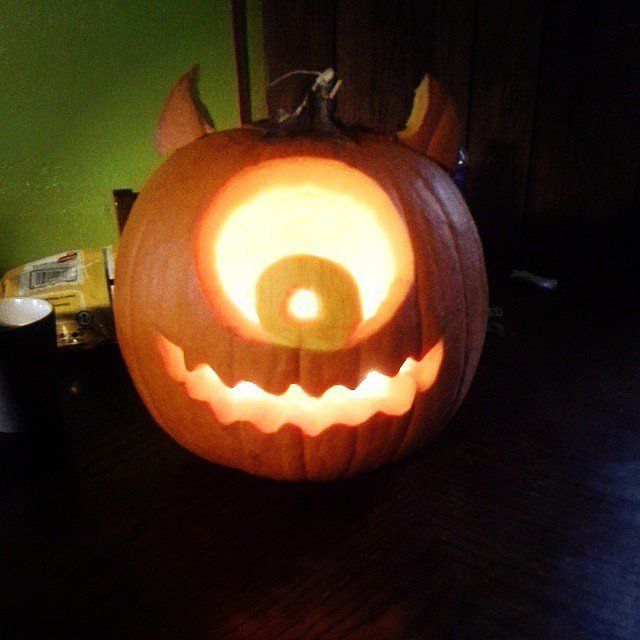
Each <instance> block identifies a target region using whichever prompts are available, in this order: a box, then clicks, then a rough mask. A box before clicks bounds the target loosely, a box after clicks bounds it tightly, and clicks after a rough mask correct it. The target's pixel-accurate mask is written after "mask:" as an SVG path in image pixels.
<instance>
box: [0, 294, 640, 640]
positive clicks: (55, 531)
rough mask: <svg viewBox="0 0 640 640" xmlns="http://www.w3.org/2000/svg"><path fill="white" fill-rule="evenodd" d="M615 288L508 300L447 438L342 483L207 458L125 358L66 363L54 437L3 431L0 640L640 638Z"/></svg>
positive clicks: (91, 356)
mask: <svg viewBox="0 0 640 640" xmlns="http://www.w3.org/2000/svg"><path fill="white" fill-rule="evenodd" d="M587 289H588V287H587ZM607 290H608V288H607V287H605V296H606V295H607ZM608 293H609V294H610V295H608V297H605V298H603V297H601V294H597V295H596V294H595V293H594V292H591V293H589V292H588V291H587V293H586V294H584V295H582V294H581V295H578V294H577V293H575V291H573V290H572V289H571V287H570V286H569V285H567V287H565V289H564V291H563V290H562V289H561V290H559V291H558V292H555V293H552V294H548V293H542V292H539V291H536V290H533V289H528V288H526V287H524V286H519V287H518V286H511V287H508V288H506V289H505V291H504V292H503V293H502V294H500V295H498V296H497V298H498V299H497V300H496V296H495V294H494V303H496V302H498V303H501V304H503V306H504V310H505V318H504V325H505V328H506V335H505V336H504V337H500V336H498V335H497V334H490V335H489V337H488V340H487V344H486V348H485V352H484V355H483V359H482V362H481V365H480V369H479V371H478V374H477V377H476V380H475V382H474V384H473V386H472V389H471V391H470V393H469V396H468V398H467V400H466V402H465V403H464V405H463V407H462V409H461V410H460V412H459V414H458V415H457V417H456V418H455V419H454V421H453V423H452V424H451V425H450V427H449V429H448V430H447V432H446V433H445V434H444V435H443V436H442V437H440V438H439V439H437V441H436V442H434V443H433V444H432V445H431V446H429V447H427V448H425V449H424V450H422V451H420V452H419V453H418V454H417V455H415V456H413V457H412V458H410V459H408V460H405V461H403V462H400V463H398V464H395V465H393V466H390V467H387V468H385V469H382V470H379V471H376V472H373V473H370V474H367V475H365V476H362V477H359V478H354V479H352V480H349V481H343V482H339V483H330V484H303V485H301V484H286V483H278V482H273V481H267V480H262V479H259V478H253V477H250V476H247V475H244V474H242V473H240V472H236V471H232V470H228V469H224V468H220V467H216V466H214V465H211V464H209V463H207V462H205V461H203V460H200V459H198V458H196V457H194V456H193V455H191V454H189V453H187V452H186V451H184V450H182V449H181V448H180V447H178V446H177V445H176V444H174V443H173V442H172V441H171V440H170V439H169V438H168V437H167V436H165V435H164V433H163V432H162V431H160V430H159V429H158V428H157V427H156V426H155V425H154V423H153V421H152V420H151V418H150V417H149V416H148V414H147V413H146V411H145V409H144V408H143V406H142V404H141V403H140V401H139V400H138V398H137V396H136V393H135V391H134V389H133V387H132V385H131V383H130V381H129V378H128V375H127V373H126V371H125V369H124V367H123V364H122V361H121V360H120V358H119V355H118V352H117V349H116V348H115V347H103V348H99V349H94V350H93V351H86V352H76V353H66V354H64V355H63V356H62V357H61V366H62V372H61V380H60V381H61V385H62V388H63V390H62V395H63V400H62V403H63V414H64V423H63V424H62V425H59V426H58V427H57V434H56V437H55V439H54V440H53V441H52V442H46V443H40V446H34V445H33V444H29V443H27V442H24V441H23V440H20V439H18V440H17V439H16V438H15V437H6V436H4V437H3V438H2V439H0V447H1V451H2V458H1V464H2V469H1V470H0V486H1V491H0V509H1V510H0V638H2V639H3V640H9V639H13V638H21V639H22V638H37V639H48V638H73V639H80V640H83V639H85V638H86V639H92V640H93V639H94V638H110V639H113V638H127V639H129V638H130V639H136V640H138V639H147V638H148V639H153V640H159V639H165V638H166V639H171V640H184V639H203V640H204V639H218V638H223V639H226V638H241V639H250V638H265V639H278V640H280V639H288V638H301V639H305V640H307V639H313V638H331V639H349V640H355V639H361V638H362V639H367V640H375V639H378V638H381V639H385V638H469V639H471V638H473V639H474V640H475V639H480V638H504V639H509V640H513V639H514V638H540V639H545V640H548V639H554V638H562V639H567V638H579V639H581V640H582V639H586V640H588V639H596V638H597V639H602V638H611V639H614V638H616V639H618V638H624V639H629V640H638V638H640V375H639V373H640V357H639V356H640V349H639V347H640V330H639V326H640V323H639V322H638V320H639V319H640V312H639V306H638V304H637V301H638V299H639V297H638V296H637V295H636V292H630V291H629V290H628V289H622V288H620V290H618V291H610V290H609V291H608ZM36 444H38V443H36Z"/></svg>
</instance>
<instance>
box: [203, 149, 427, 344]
mask: <svg viewBox="0 0 640 640" xmlns="http://www.w3.org/2000/svg"><path fill="white" fill-rule="evenodd" d="M294 255H296V256H316V257H318V258H322V259H324V260H326V261H331V262H333V263H335V264H337V265H339V266H340V267H342V268H344V269H345V270H346V271H348V273H349V274H350V276H351V277H352V278H353V280H354V281H355V283H356V285H357V293H358V295H359V300H356V303H357V305H358V316H359V317H360V318H361V321H360V322H359V325H358V326H357V327H356V328H355V330H354V331H353V335H351V336H350V341H351V342H354V341H357V340H360V339H362V338H364V337H366V336H368V335H370V334H371V333H373V332H374V331H376V330H377V329H379V328H380V327H381V326H382V325H383V324H384V323H385V322H386V321H387V320H389V319H390V318H391V317H392V316H393V313H394V312H395V310H396V309H397V308H398V306H399V305H400V303H401V302H402V300H403V299H404V297H405V295H406V293H407V291H408V290H409V287H410V286H411V284H412V282H413V277H414V276H413V269H414V265H413V251H412V248H411V241H410V238H409V234H408V232H407V229H406V226H405V224H404V221H403V220H402V217H401V216H400V214H399V213H398V211H397V209H396V207H395V206H394V204H393V202H392V201H391V199H390V198H389V196H388V195H387V194H386V192H385V191H384V190H383V189H382V188H381V187H380V186H379V185H378V184H377V183H376V182H375V181H374V180H373V179H371V178H370V177H368V176H367V175H365V174H364V173H362V172H361V171H358V170H357V169H354V168H352V167H349V166H348V165H346V164H343V163H342V162H339V161H336V160H328V159H324V158H313V157H294V158H287V159H278V160H270V161H267V162H264V163H261V164H258V165H256V166H253V167H249V168H248V169H246V170H244V171H242V172H240V173H238V174H237V175H235V176H234V177H232V178H231V179H230V180H229V181H228V182H227V183H226V184H225V185H224V186H223V187H222V188H221V189H220V190H219V191H218V192H217V193H216V195H215V197H214V199H213V200H212V202H211V203H210V204H209V205H208V206H207V208H206V210H205V212H204V214H203V217H202V219H201V222H200V225H199V227H198V229H197V233H196V265H197V271H198V276H199V280H200V284H201V286H202V289H203V290H204V292H205V295H206V297H207V299H208V300H209V302H210V305H211V307H212V308H213V309H214V310H216V312H219V313H221V314H222V315H223V317H224V318H225V319H226V320H227V323H228V324H229V325H230V326H232V327H235V328H236V329H237V330H238V331H239V332H240V333H242V334H243V335H244V336H246V337H251V338H256V339H260V340H263V341H269V340H270V337H269V332H268V331H267V330H266V329H265V327H264V326H263V325H262V324H261V321H260V317H259V312H258V309H257V301H256V285H257V283H258V281H259V279H260V276H261V274H263V272H264V271H265V270H266V269H267V268H268V267H269V266H270V265H272V264H274V263H276V262H278V261H281V260H282V259H283V258H286V257H288V256H294Z"/></svg>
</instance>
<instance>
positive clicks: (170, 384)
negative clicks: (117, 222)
mask: <svg viewBox="0 0 640 640" xmlns="http://www.w3.org/2000/svg"><path fill="white" fill-rule="evenodd" d="M287 157H317V158H327V159H332V160H338V161H340V162H342V163H344V164H345V165H347V166H349V167H353V168H356V169H358V170H359V171H361V172H362V173H364V174H365V175H367V176H369V177H370V178H372V179H373V180H374V181H375V182H376V183H377V184H378V185H379V186H380V187H381V188H382V189H383V190H384V191H385V192H386V194H387V195H388V196H389V198H390V199H391V201H392V202H393V204H394V205H395V207H396V209H397V211H398V212H400V214H401V216H402V219H403V221H404V223H405V225H406V227H407V230H408V233H409V237H410V240H411V246H412V248H413V254H414V258H413V259H414V267H415V272H414V282H413V284H412V286H411V288H410V290H409V292H408V293H407V295H406V296H405V298H404V299H403V301H402V303H401V304H400V305H399V307H398V308H397V310H396V311H395V314H394V315H393V317H392V318H391V319H390V320H388V321H387V322H386V323H385V324H384V325H383V326H382V327H381V328H380V329H379V330H377V331H376V332H374V333H373V334H372V335H370V336H368V337H366V338H364V339H363V340H362V341H360V342H358V343H355V344H352V345H347V346H346V347H345V348H344V349H336V350H328V351H314V350H306V349H300V348H292V347H288V346H283V345H280V344H271V343H269V342H260V341H256V340H252V339H247V338H246V337H244V336H241V335H238V334H237V332H235V331H234V330H233V329H232V328H231V327H230V326H229V325H228V323H226V322H225V321H224V320H223V319H221V318H220V317H219V316H218V314H216V311H215V308H212V304H211V303H210V302H207V300H205V295H204V294H203V291H202V286H201V282H200V281H199V275H198V272H197V264H196V262H197V260H196V257H195V253H196V249H195V246H194V238H195V237H196V236H197V231H198V228H199V225H200V224H201V218H202V216H203V211H204V210H205V209H206V207H207V205H208V203H210V202H211V198H212V196H213V195H214V194H215V193H216V192H217V191H218V190H219V189H220V188H221V187H222V186H223V185H224V184H225V183H227V181H228V180H229V179H230V178H232V177H233V176H234V175H236V174H238V173H239V172H241V171H242V170H244V169H246V168H247V167H252V166H254V165H257V164H258V163H262V162H265V161H269V160H274V159H279V158H287ZM356 195H357V194H356ZM337 231H339V230H337ZM116 270H117V286H116V292H115V301H114V309H115V316H116V326H117V333H118V341H119V344H120V348H121V350H122V354H123V356H124V359H125V361H126V363H127V366H128V367H129V370H130V372H131V376H132V378H133V381H134V383H135V385H136V387H137V389H138V391H139V393H140V395H141V397H142V399H143V401H144V402H145V404H146V406H147V407H148V409H149V410H150V412H151V414H152V415H153V417H154V418H155V419H156V421H157V422H158V423H159V424H160V425H161V426H162V427H163V429H165V430H166V431H167V432H168V433H169V435H171V436H172V437H173V438H174V439H175V440H176V441H177V442H179V443H180V444H181V445H183V446H184V447H186V448H187V449H189V450H191V451H193V452H194V453H196V454H198V455H200V456H203V457H204V458H207V459H209V460H211V461H213V462H215V463H219V464H223V465H227V466H230V467H234V468H237V469H242V470H244V471H247V472H250V473H253V474H257V475H261V476H266V477H271V478H278V479H287V480H302V479H312V480H326V479H332V478H339V477H347V476H351V475H354V474H357V473H361V472H363V471H366V470H369V469H372V468H375V467H378V466H380V465H382V464H386V463H388V462H391V461H394V460H397V459H399V458H401V457H403V456H405V455H407V454H408V453H410V452H412V451H414V450H415V449H416V448H417V447H419V446H421V445H422V444H424V443H425V442H427V441H428V440H430V439H431V438H433V437H434V436H435V435H436V434H437V433H438V432H439V431H440V430H441V428H442V427H443V425H444V424H445V423H446V422H447V421H448V420H449V419H450V418H451V416H452V415H453V414H454V412H455V411H456V409H457V407H458V406H459V404H460V402H461V401H462V399H463V397H464V395H465V393H466V392H467V389H468V387H469V384H470V382H471V379H472V377H473V374H474V372H475V369H476V365H477V363H478V359H479V356H480V352H481V348H482V343H483V339H484V334H485V329H486V316H487V286H486V276H485V270H484V262H483V256H482V249H481V245H480V241H479V238H478V235H477V232H476V228H475V225H474V223H473V220H472V218H471V216H470V214H469V211H468V209H467V207H466V204H465V203H464V200H463V198H462V197H461V195H460V193H459V192H458V190H457V188H456V187H455V185H454V184H453V183H452V182H451V180H450V178H449V177H448V176H447V175H446V173H444V171H443V170H442V169H440V167H438V165H436V164H435V163H433V162H431V161H429V160H427V159H426V158H424V157H423V156H422V155H420V154H419V153H417V152H415V151H413V150H411V149H408V148H406V147H404V146H403V145H401V144H398V143H397V142H394V141H393V140H391V139H389V138H385V137H382V136H376V135H368V134H367V135H363V136H362V137H360V139H359V140H358V141H352V140H345V139H338V138H332V137H300V138H293V139H286V140H282V139H265V137H264V132H262V131H260V130H257V129H253V128H243V129H237V130H232V131H227V132H221V133H213V134H211V135H207V136H204V137H202V138H200V139H198V140H196V141H194V142H192V143H190V144H188V145H187V146H185V147H183V148H181V149H179V150H178V151H177V152H175V153H174V154H173V155H172V156H171V157H170V158H168V159H167V160H166V161H165V162H164V163H163V164H162V165H161V166H160V167H159V168H158V169H157V170H156V172H155V173H154V174H153V175H152V176H151V177H150V179H149V180H148V182H147V184H146V185H145V186H144V188H143V189H142V191H141V193H140V195H139V197H138V199H137V201H136V203H135V205H134V207H133V210H132V212H131V216H130V218H129V220H128V222H127V225H126V227H125V230H124V233H123V236H122V239H121V242H120V246H119V251H118V261H117V266H116ZM200 278H201V276H200ZM214 304H215V303H214ZM159 336H162V337H163V338H166V339H167V340H169V341H170V342H171V343H173V344H174V345H177V346H179V347H180V349H181V350H182V352H183V354H184V362H185V366H186V368H187V369H189V370H193V369H194V368H195V367H197V366H198V365H200V364H202V363H207V364H210V366H211V367H212V368H213V370H215V372H216V373H217V374H218V376H219V377H220V379H221V380H222V381H223V382H224V383H225V384H226V385H227V386H229V387H231V386H233V385H235V384H237V383H238V382H240V381H248V382H251V383H253V384H255V385H258V386H259V387H261V388H262V389H263V390H265V391H267V392H270V393H272V394H282V393H283V392H284V391H285V390H286V389H287V388H288V387H289V386H290V385H291V384H294V383H295V384H296V385H299V386H300V387H301V388H302V389H303V390H305V391H306V392H307V393H308V394H309V395H312V396H316V397H317V396H321V395H322V393H323V392H324V391H325V390H326V389H328V388H329V387H331V386H332V385H344V386H346V387H348V388H351V389H353V388H355V387H356V386H357V385H358V384H359V383H360V382H361V381H362V380H363V379H364V378H365V376H366V375H367V373H368V372H369V371H372V370H375V371H378V372H380V373H383V374H385V375H388V376H393V375H395V374H396V373H397V372H398V370H399V368H400V367H401V366H402V364H403V362H405V360H406V359H407V358H409V357H412V358H414V359H416V360H417V359H419V358H421V357H422V356H423V355H424V354H425V353H428V352H430V350H431V349H433V348H434V346H436V345H440V346H441V347H442V352H441V353H442V358H441V362H440V363H439V367H438V370H437V376H436V377H435V379H434V381H433V384H432V385H431V386H430V388H429V389H428V390H426V391H424V392H418V393H417V394H416V396H415V399H414V401H413V403H412V404H411V407H410V408H409V410H408V411H406V412H405V413H402V414H401V415H387V414H385V413H382V412H377V413H375V414H374V415H372V416H371V417H370V418H369V419H367V420H365V421H363V422H362V423H360V424H355V425H354V424H341V423H339V422H337V423H335V424H331V425H330V426H327V427H326V428H323V429H322V430H321V431H320V432H319V433H313V434H310V433H309V432H308V430H306V429H305V428H302V427H301V426H299V425H297V424H295V421H291V422H288V423H287V424H284V425H282V426H280V427H279V428H278V429H276V430H273V431H271V432H265V431H264V430H263V429H261V428H258V427H257V426H256V425H255V424H253V423H252V422H251V421H247V420H238V421H234V422H231V423H228V424H225V423H223V422H222V421H220V420H219V419H218V417H217V415H216V413H215V412H214V411H212V407H211V406H210V405H209V404H208V403H207V402H205V401H201V400H197V399H193V398H192V397H190V395H189V393H187V392H186V390H185V385H184V384H181V381H180V380H178V379H177V378H176V376H175V375H173V376H172V375H170V372H169V371H168V370H167V362H166V359H163V356H162V353H161V351H160V350H159V342H158V341H159Z"/></svg>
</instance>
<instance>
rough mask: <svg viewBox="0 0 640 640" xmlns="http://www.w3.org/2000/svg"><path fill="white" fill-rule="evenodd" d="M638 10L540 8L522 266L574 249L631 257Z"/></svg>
mask: <svg viewBox="0 0 640 640" xmlns="http://www.w3.org/2000/svg"><path fill="white" fill-rule="evenodd" d="M639 51H640V8H638V6H636V5H633V6H632V5H630V4H629V3H623V2H589V3H582V2H571V1H566V2H557V3H547V4H546V10H545V20H544V30H543V39H542V47H541V59H540V74H539V88H538V99H537V103H538V107H537V113H536V120H535V135H534V138H533V148H532V157H531V176H530V187H529V201H528V206H527V222H528V229H527V234H526V239H527V243H528V245H527V254H528V260H529V262H531V263H534V264H535V263H537V264H544V263H549V264H555V263H558V262H562V260H563V254H566V252H567V251H571V252H573V253H575V252H576V249H577V247H576V246H575V245H576V243H578V245H580V244H581V245H582V247H580V248H581V249H582V250H583V252H584V251H585V250H588V251H589V252H590V253H591V254H595V255H597V256H603V255H605V254H606V253H607V252H608V250H609V247H610V245H611V244H612V243H615V242H616V241H618V242H619V240H620V238H625V239H629V238H630V237H632V238H633V240H634V243H635V247H634V249H633V250H635V251H637V246H638V244H637V240H638V235H637V229H638V220H637V215H636V214H637V208H634V207H633V198H634V191H635V190H636V189H637V184H638V168H639V161H640V55H639V53H638V52H639Z"/></svg>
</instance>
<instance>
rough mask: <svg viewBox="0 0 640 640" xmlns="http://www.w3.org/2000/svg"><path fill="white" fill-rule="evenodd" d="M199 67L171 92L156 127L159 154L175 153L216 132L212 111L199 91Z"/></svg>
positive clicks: (165, 100)
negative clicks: (210, 111) (201, 97)
mask: <svg viewBox="0 0 640 640" xmlns="http://www.w3.org/2000/svg"><path fill="white" fill-rule="evenodd" d="M198 71H199V69H198V65H193V66H192V67H191V68H190V69H189V70H188V71H187V72H186V73H185V74H184V75H183V76H182V77H181V78H180V80H178V82H176V83H175V84H174V85H173V87H171V89H170V90H169V93H168V94H167V97H166V98H165V99H164V103H163V105H162V110H161V111H160V118H159V119H158V126H157V128H156V151H157V152H158V154H159V155H164V154H166V153H172V152H174V151H175V150H176V149H179V148H180V147H184V145H186V144H188V143H189V142H192V141H193V140H196V139H197V138H200V137H202V136H204V135H206V134H207V133H211V132H212V131H214V126H213V120H212V119H211V116H210V115H209V111H208V110H207V108H206V107H205V105H204V104H203V103H202V101H201V100H200V94H199V92H198V75H199V73H198Z"/></svg>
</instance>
